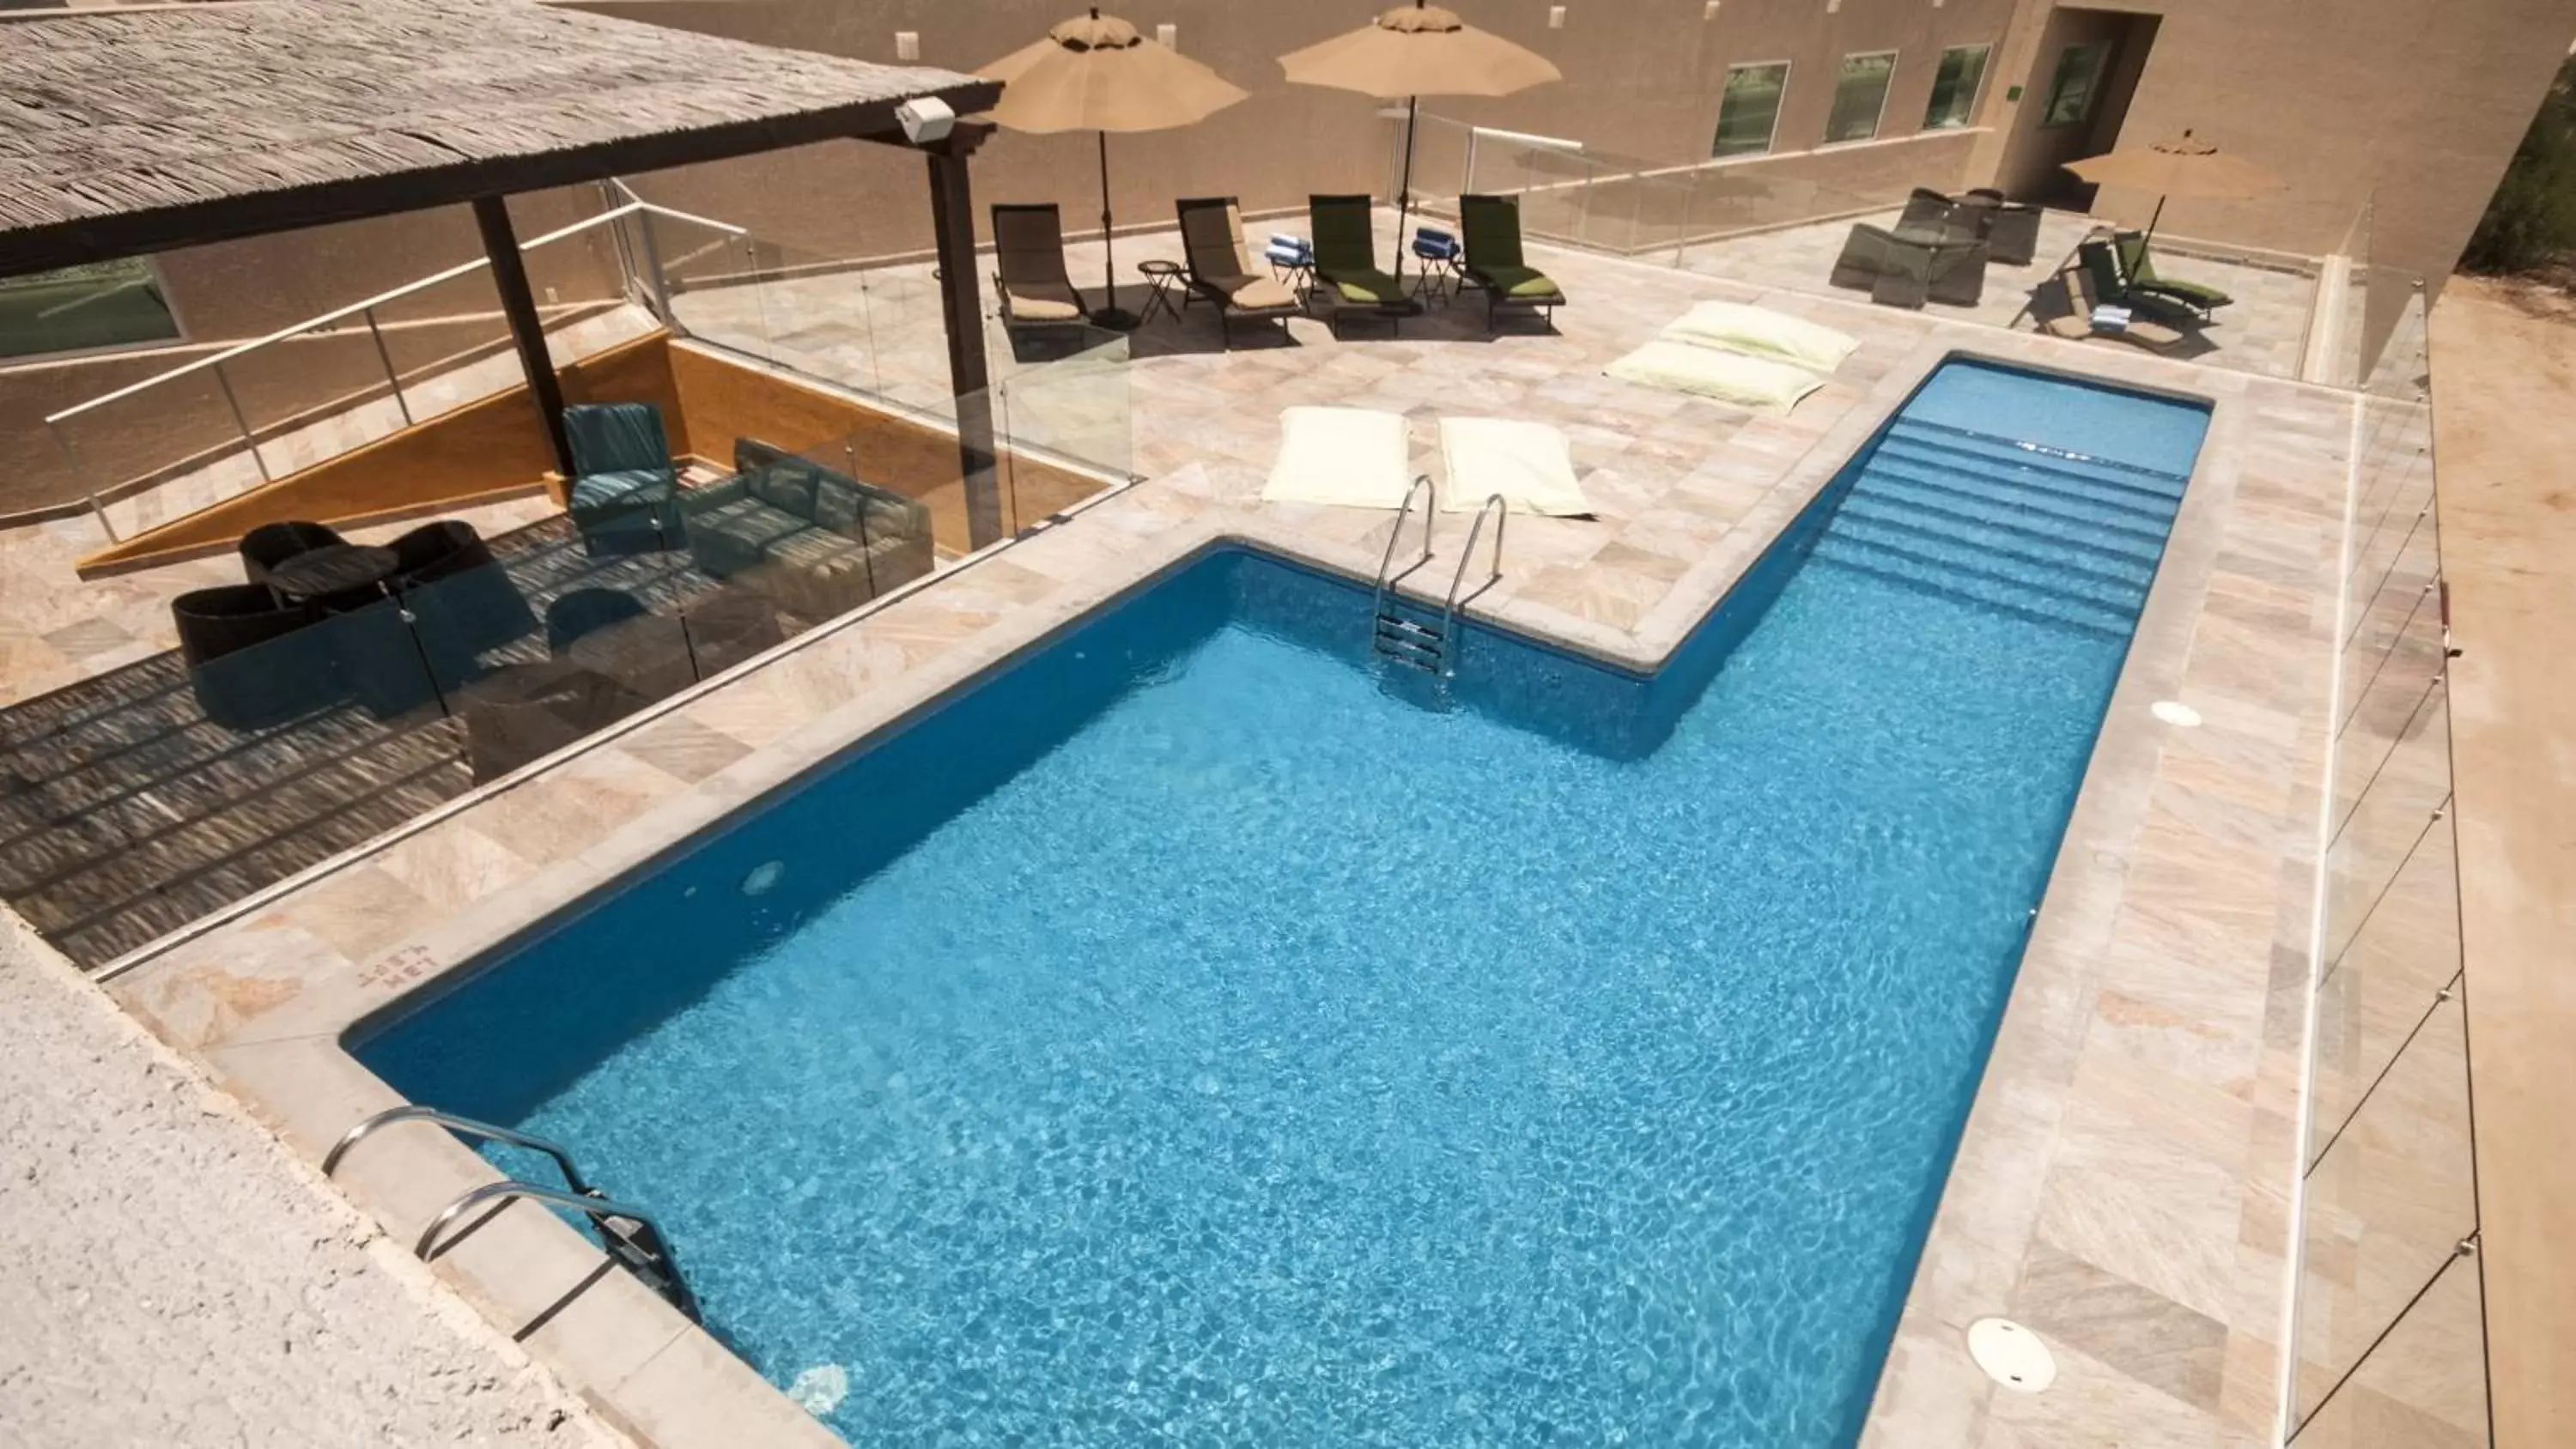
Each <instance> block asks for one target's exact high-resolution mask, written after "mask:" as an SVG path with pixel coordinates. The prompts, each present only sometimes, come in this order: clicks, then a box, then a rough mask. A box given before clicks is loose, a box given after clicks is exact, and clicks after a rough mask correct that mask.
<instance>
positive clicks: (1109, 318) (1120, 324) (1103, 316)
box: [1091, 10, 1136, 332]
mask: <svg viewBox="0 0 2576 1449" xmlns="http://www.w3.org/2000/svg"><path fill="white" fill-rule="evenodd" d="M1091 13H1092V14H1094V15H1098V14H1099V13H1100V12H1099V11H1097V10H1094V11H1092V12H1091ZM1099 136H1100V250H1101V254H1102V255H1103V256H1105V257H1106V258H1108V264H1107V267H1106V269H1105V273H1104V275H1103V276H1102V279H1101V287H1102V290H1104V291H1105V292H1106V293H1107V294H1108V302H1109V305H1107V306H1105V307H1103V308H1101V309H1100V310H1099V311H1097V312H1094V313H1092V314H1091V325H1092V326H1094V327H1106V328H1108V329H1109V330H1110V331H1112V332H1125V331H1127V330H1129V329H1130V328H1132V327H1134V326H1135V325H1136V318H1135V317H1134V316H1133V315H1132V314H1130V313H1129V312H1128V311H1127V310H1126V309H1125V308H1122V307H1120V306H1119V305H1118V240H1117V232H1116V231H1115V230H1114V229H1112V227H1111V226H1110V223H1109V133H1108V132H1107V131H1102V132H1100V133H1099Z"/></svg>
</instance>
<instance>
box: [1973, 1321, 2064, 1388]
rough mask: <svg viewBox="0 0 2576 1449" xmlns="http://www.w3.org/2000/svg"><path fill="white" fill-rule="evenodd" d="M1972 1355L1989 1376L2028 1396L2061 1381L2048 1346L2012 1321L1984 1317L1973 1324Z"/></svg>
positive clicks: (2055, 1359)
mask: <svg viewBox="0 0 2576 1449" xmlns="http://www.w3.org/2000/svg"><path fill="white" fill-rule="evenodd" d="M1968 1356H1969V1357H1971V1358H1973V1359H1975V1360H1976V1361H1977V1367H1979V1368H1981V1369H1984V1370H1985V1371H1986V1377H1988V1378H1990V1379H1993V1380H1994V1381H1995V1382H1996V1383H1999V1384H2001V1385H2003V1386H2004V1387H2005V1388H2008V1389H2019V1390H2020V1391H2022V1392H2023V1393H2025V1394H2035V1393H2038V1392H2039V1391H2040V1390H2042V1389H2044V1388H2047V1387H2048V1386H2049V1385H2050V1384H2053V1383H2055V1382H2057V1358H2056V1356H2055V1355H2053V1354H2051V1353H2050V1352H2049V1351H2048V1345H2047V1344H2044V1343H2042V1342H2040V1341H2039V1335H2038V1334H2036V1333H2033V1332H2031V1331H2030V1330H2029V1329H2027V1328H2024V1327H2022V1326H2021V1325H2020V1324H2018V1323H2015V1322H2013V1321H2012V1320H2011V1319H2009V1318H1980V1319H1978V1320H1977V1321H1976V1322H1974V1323H1971V1324H1969V1325H1968Z"/></svg>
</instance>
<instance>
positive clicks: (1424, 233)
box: [1413, 226, 1459, 262]
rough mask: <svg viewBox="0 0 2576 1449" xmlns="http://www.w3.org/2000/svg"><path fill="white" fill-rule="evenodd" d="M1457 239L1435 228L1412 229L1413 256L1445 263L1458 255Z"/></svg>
mask: <svg viewBox="0 0 2576 1449" xmlns="http://www.w3.org/2000/svg"><path fill="white" fill-rule="evenodd" d="M1458 251H1459V247H1458V238H1457V237H1456V236H1454V235H1452V234H1450V233H1449V232H1445V231H1442V230H1441V229H1440V228H1438V227H1436V226H1420V227H1415V228H1414V229H1413V254H1414V255H1415V256H1417V257H1421V258H1423V259H1424V260H1426V261H1434V262H1445V261H1448V260H1450V259H1451V258H1453V257H1455V256H1457V255H1458Z"/></svg>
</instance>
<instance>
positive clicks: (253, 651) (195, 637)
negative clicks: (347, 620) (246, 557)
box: [170, 584, 342, 730]
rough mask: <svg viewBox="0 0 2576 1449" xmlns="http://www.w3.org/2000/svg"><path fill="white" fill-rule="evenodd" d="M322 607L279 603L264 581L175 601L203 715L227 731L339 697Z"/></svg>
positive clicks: (261, 725) (284, 717) (276, 720)
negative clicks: (323, 623) (322, 623)
mask: <svg viewBox="0 0 2576 1449" xmlns="http://www.w3.org/2000/svg"><path fill="white" fill-rule="evenodd" d="M322 619H323V615H322V613H321V611H320V610H319V609H317V608H315V607H314V606H312V605H309V604H302V603H295V604H281V603H279V602H278V600H277V596H276V595H275V594H273V593H271V592H269V589H268V586H267V585H265V584H225V585H222V586H221V587H218V588H212V589H198V590H195V591H194V592H191V593H185V594H181V595H180V596H179V597H177V598H175V599H173V600H171V601H170V620H171V622H172V623H173V624H174V625H176V626H177V628H178V631H179V657H180V659H181V661H182V662H184V663H185V664H186V666H187V670H188V687H189V688H190V690H192V691H193V692H194V693H195V694H196V696H197V705H198V707H199V708H201V709H203V710H204V711H205V712H206V718H207V719H209V720H212V721H214V722H215V723H216V724H219V725H222V726H223V727H225V728H226V729H234V730H255V729H265V728H267V727H268V726H271V725H278V724H284V723H285V722H287V721H288V720H292V719H299V718H302V717H303V716H305V715H308V714H314V713H317V712H319V711H321V710H324V709H328V708H330V707H331V706H332V705H334V704H337V703H338V702H339V701H340V699H341V697H342V687H341V682H340V674H339V669H338V667H337V663H336V661H335V659H334V658H333V652H332V640H331V636H330V635H329V634H328V633H327V632H325V631H324V630H322V629H320V628H318V627H316V626H317V625H319V624H320V623H321V622H322Z"/></svg>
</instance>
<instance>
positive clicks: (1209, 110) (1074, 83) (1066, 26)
mask: <svg viewBox="0 0 2576 1449" xmlns="http://www.w3.org/2000/svg"><path fill="white" fill-rule="evenodd" d="M975 73H976V74H977V75H980V76H982V77H984V78H985V79H986V80H997V81H1000V82H1002V99H1001V101H1000V103H999V104H997V105H995V106H994V107H993V110H992V117H993V119H994V120H995V121H997V122H999V123H1001V124H1002V125H1005V126H1008V127H1010V128H1011V129H1012V130H1014V131H1032V132H1048V131H1096V132H1098V133H1099V134H1100V240H1101V246H1102V247H1103V249H1104V250H1105V252H1106V254H1107V259H1108V276H1107V289H1108V293H1109V300H1108V304H1107V305H1106V306H1104V307H1102V308H1101V309H1100V310H1098V311H1096V312H1093V313H1092V314H1091V320H1092V321H1093V322H1096V323H1098V324H1099V325H1101V326H1103V327H1116V328H1122V329H1123V328H1127V327H1133V326H1135V325H1136V319H1135V317H1134V316H1133V315H1131V314H1129V313H1128V312H1126V311H1125V310H1123V309H1122V308H1120V307H1119V305H1118V251H1117V244H1116V242H1115V241H1114V240H1113V235H1114V234H1113V232H1112V230H1111V224H1110V217H1109V133H1110V132H1112V131H1162V130H1168V129H1170V128H1171V127H1174V126H1186V125H1190V124H1191V123H1193V122H1196V121H1200V120H1204V119H1206V118H1207V117H1209V116H1211V115H1214V114H1215V113H1216V112H1218V111H1221V110H1224V109H1225V108H1226V107H1228V106H1230V105H1233V104H1234V103H1235V102H1237V101H1239V100H1242V99H1243V98H1244V97H1245V96H1246V95H1247V94H1249V92H1247V91H1245V90H1243V89H1242V88H1241V87H1239V86H1236V85H1232V84H1230V83H1228V82H1227V80H1226V79H1225V77H1223V76H1220V75H1218V74H1217V73H1216V72H1215V71H1212V70H1210V69H1208V68H1207V67H1206V66H1203V65H1201V64H1199V63H1198V62H1197V61H1194V60H1192V59H1190V58H1189V57H1188V56H1185V55H1183V54H1181V53H1180V52H1178V51H1176V50H1174V49H1172V48H1171V47H1170V46H1167V45H1163V44H1160V43H1159V42H1156V41H1151V40H1147V39H1146V38H1145V37H1144V36H1142V35H1140V34H1138V33H1137V31H1136V27H1135V26H1133V25H1130V24H1128V23H1127V22H1126V21H1124V20H1121V19H1119V18H1118V17H1117V16H1115V15H1103V14H1101V13H1100V8H1099V7H1098V6H1093V7H1092V10H1091V13H1090V14H1088V15H1077V16H1075V17H1074V18H1073V19H1071V20H1067V21H1064V22H1062V23H1060V24H1058V25H1056V26H1055V27H1054V28H1052V29H1050V30H1049V31H1047V33H1046V38H1045V39H1043V40H1040V41H1036V42H1034V43H1032V44H1029V45H1024V46H1022V47H1020V48H1019V49H1018V50H1015V51H1012V52H1011V53H1010V54H1009V55H1006V56H1003V57H1002V58H1001V59H1000V60H997V61H994V62H993V63H992V64H991V65H988V66H985V67H983V68H982V69H980V70H978V71H976V72H975Z"/></svg>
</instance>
